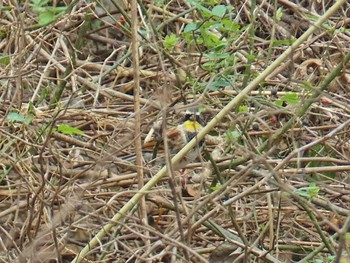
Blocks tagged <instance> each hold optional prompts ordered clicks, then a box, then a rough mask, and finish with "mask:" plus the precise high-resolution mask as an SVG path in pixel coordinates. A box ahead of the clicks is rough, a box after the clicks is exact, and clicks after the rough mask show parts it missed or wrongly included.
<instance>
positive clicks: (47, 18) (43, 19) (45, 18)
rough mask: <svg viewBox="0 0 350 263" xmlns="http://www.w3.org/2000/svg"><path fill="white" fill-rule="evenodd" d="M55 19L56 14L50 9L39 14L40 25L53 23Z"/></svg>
mask: <svg viewBox="0 0 350 263" xmlns="http://www.w3.org/2000/svg"><path fill="white" fill-rule="evenodd" d="M54 20H55V14H54V13H53V12H50V11H46V12H42V13H40V14H39V25H40V26H44V25H48V24H50V23H52V22H53V21H54Z"/></svg>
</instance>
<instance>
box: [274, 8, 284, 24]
mask: <svg viewBox="0 0 350 263" xmlns="http://www.w3.org/2000/svg"><path fill="white" fill-rule="evenodd" d="M282 16H283V11H282V8H281V7H280V8H278V9H277V11H276V20H277V21H281V19H282Z"/></svg>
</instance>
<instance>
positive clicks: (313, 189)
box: [296, 183, 320, 199]
mask: <svg viewBox="0 0 350 263" xmlns="http://www.w3.org/2000/svg"><path fill="white" fill-rule="evenodd" d="M319 191H320V188H319V187H318V186H316V184H315V183H311V184H310V185H309V186H307V187H300V188H299V189H297V190H296V193H297V194H298V195H300V196H302V197H305V198H307V199H311V198H314V197H317V195H318V193H319Z"/></svg>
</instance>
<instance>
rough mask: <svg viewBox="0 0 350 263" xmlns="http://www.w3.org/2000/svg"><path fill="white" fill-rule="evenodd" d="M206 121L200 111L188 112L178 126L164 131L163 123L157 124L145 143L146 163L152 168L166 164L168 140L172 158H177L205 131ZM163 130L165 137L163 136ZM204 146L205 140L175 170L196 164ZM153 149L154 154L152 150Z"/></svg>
mask: <svg viewBox="0 0 350 263" xmlns="http://www.w3.org/2000/svg"><path fill="white" fill-rule="evenodd" d="M203 127H204V121H203V119H202V116H201V114H200V113H199V112H198V111H193V110H187V111H186V112H185V114H184V116H183V118H181V120H180V121H179V123H178V124H177V125H176V126H173V127H170V128H167V129H163V127H162V121H159V122H155V123H154V125H153V127H152V128H151V130H150V131H149V133H148V134H147V136H146V138H145V139H144V142H143V157H144V160H145V162H146V163H147V164H148V165H151V166H159V165H164V164H165V156H166V155H165V153H164V151H163V150H164V147H163V146H164V141H163V139H164V138H166V140H167V146H168V150H169V154H170V157H171V158H172V157H173V156H175V155H176V154H177V153H178V152H179V151H180V150H181V149H182V148H183V147H184V146H185V145H186V144H187V143H188V142H190V141H191V140H192V139H193V138H195V137H196V136H197V134H198V133H199V132H200V131H201V130H202V129H203ZM163 130H164V131H165V136H163ZM203 145H204V139H202V140H200V141H198V142H197V145H196V146H195V147H194V148H193V149H191V150H190V151H189V152H188V153H187V154H186V155H185V156H184V157H183V158H182V159H181V160H180V161H179V163H178V164H176V165H175V166H174V167H173V169H174V170H179V169H181V168H184V167H185V166H186V165H187V164H189V163H191V162H194V161H195V160H196V159H197V158H198V157H199V156H200V153H201V150H202V148H203ZM151 149H153V151H152V153H151V152H150V150H151ZM134 156H135V155H132V156H130V155H129V156H127V157H126V158H124V160H128V161H131V160H134Z"/></svg>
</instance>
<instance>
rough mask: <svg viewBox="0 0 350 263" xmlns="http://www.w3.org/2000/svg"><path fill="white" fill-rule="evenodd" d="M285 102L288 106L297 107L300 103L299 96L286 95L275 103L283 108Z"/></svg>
mask: <svg viewBox="0 0 350 263" xmlns="http://www.w3.org/2000/svg"><path fill="white" fill-rule="evenodd" d="M283 102H286V103H287V104H291V105H295V104H298V102H299V95H298V93H295V92H290V93H287V94H285V95H284V96H283V97H282V98H280V99H279V100H277V101H276V102H275V103H276V105H278V106H282V105H283Z"/></svg>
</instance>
